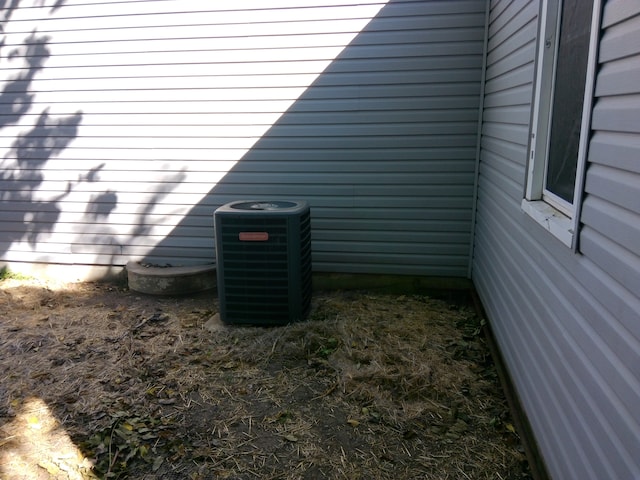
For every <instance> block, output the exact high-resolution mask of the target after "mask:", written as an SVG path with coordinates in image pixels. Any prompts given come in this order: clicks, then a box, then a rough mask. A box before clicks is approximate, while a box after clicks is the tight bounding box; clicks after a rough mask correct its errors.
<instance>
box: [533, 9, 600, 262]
mask: <svg viewBox="0 0 640 480" xmlns="http://www.w3.org/2000/svg"><path fill="white" fill-rule="evenodd" d="M601 7H602V0H594V1H593V12H592V16H591V32H590V37H589V54H588V60H587V75H586V81H585V90H584V98H583V105H582V119H581V125H580V141H579V145H578V162H577V170H576V179H575V184H574V195H573V203H572V204H570V203H569V202H567V201H565V200H563V199H561V198H559V197H557V196H555V195H554V194H553V193H551V192H548V191H546V190H545V183H546V169H547V152H548V142H549V137H550V132H549V129H550V125H551V119H552V112H551V109H552V102H553V94H554V85H555V71H556V57H557V51H558V42H559V31H560V17H561V15H560V12H561V8H562V0H542V1H541V4H540V14H539V19H540V21H539V31H538V40H537V50H536V64H535V83H534V90H533V91H534V93H533V103H532V106H533V108H532V117H531V127H530V128H531V129H530V135H529V146H528V150H527V151H528V158H527V170H526V180H525V191H524V195H523V200H522V204H521V208H522V210H523V211H524V212H525V213H526V214H528V215H529V216H530V217H531V218H532V219H533V220H534V221H536V222H537V223H538V224H540V225H541V226H542V227H543V228H545V229H546V230H547V231H549V232H550V233H551V234H552V235H553V236H554V237H556V238H557V239H558V240H560V241H561V242H562V243H563V244H564V245H566V246H567V247H569V248H571V249H572V250H573V251H577V239H578V235H577V232H578V227H579V225H578V224H579V217H580V205H581V203H582V196H583V195H582V193H583V190H584V176H585V169H586V168H585V167H586V158H587V151H588V146H589V139H590V137H591V113H592V106H593V92H594V86H595V75H596V65H597V53H598V41H599V37H600V35H599V30H600V15H601V10H602V8H601ZM550 47H552V48H550Z"/></svg>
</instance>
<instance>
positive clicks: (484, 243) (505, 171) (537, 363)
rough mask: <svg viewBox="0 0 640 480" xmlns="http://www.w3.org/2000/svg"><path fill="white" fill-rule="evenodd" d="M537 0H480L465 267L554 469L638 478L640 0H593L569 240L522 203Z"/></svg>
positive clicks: (568, 474)
mask: <svg viewBox="0 0 640 480" xmlns="http://www.w3.org/2000/svg"><path fill="white" fill-rule="evenodd" d="M538 8H539V5H538V2H537V1H532V2H524V1H512V2H508V1H494V2H492V3H491V12H490V30H489V51H488V68H487V83H486V97H485V103H484V105H485V110H484V115H483V117H484V121H483V128H482V140H481V142H482V151H481V163H480V169H479V170H480V175H479V186H478V190H479V193H478V206H477V224H476V239H475V258H474V261H473V275H472V276H473V280H474V283H475V285H476V287H477V289H478V291H479V294H480V296H481V298H482V301H483V303H484V305H485V307H486V310H487V314H488V317H489V319H490V322H491V324H492V326H493V329H494V331H495V334H496V337H497V340H498V343H499V345H500V348H501V350H502V353H503V355H504V358H505V360H506V363H507V364H508V366H509V369H510V371H511V376H512V378H513V380H514V382H515V384H516V387H517V390H518V393H519V395H520V398H521V400H522V403H523V405H524V407H525V410H526V412H527V414H528V417H529V420H530V421H531V423H532V427H533V429H534V432H535V434H536V437H537V440H538V443H539V446H540V448H541V451H542V454H543V457H544V460H545V461H546V463H547V466H548V468H549V471H550V474H551V476H552V478H554V479H558V480H567V479H576V480H578V479H580V480H583V479H591V480H601V479H605V478H606V479H625V480H630V479H637V478H640V409H638V405H640V313H639V312H640V273H639V272H640V203H639V202H640V164H639V163H638V158H640V116H639V112H640V67H639V66H640V8H639V7H638V5H637V3H635V2H626V1H624V0H620V1H610V2H607V3H606V4H605V6H604V11H603V21H602V27H603V31H602V41H601V48H600V56H599V61H600V70H599V74H598V77H597V82H596V101H595V104H594V112H593V119H592V122H593V123H592V127H593V130H594V131H593V137H592V140H591V142H590V152H589V156H588V170H587V176H586V186H585V189H586V196H585V198H584V202H583V210H582V217H581V220H582V229H581V232H580V251H579V252H578V253H577V254H576V253H573V252H572V251H571V250H569V249H567V248H566V247H564V246H563V245H562V244H561V243H560V242H559V241H557V240H556V239H555V238H553V237H551V236H550V235H549V234H548V233H547V232H546V231H544V230H543V229H542V228H541V227H539V226H538V225H537V224H535V222H533V221H532V220H531V219H530V218H529V217H527V216H526V215H525V214H523V212H522V211H521V210H520V202H521V199H522V196H523V191H524V187H523V185H524V176H525V162H526V156H527V141H528V138H527V136H528V132H529V120H530V110H531V104H530V103H531V98H532V82H533V78H534V57H535V37H536V34H537V14H538Z"/></svg>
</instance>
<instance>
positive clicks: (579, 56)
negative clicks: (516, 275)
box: [545, 0, 593, 203]
mask: <svg viewBox="0 0 640 480" xmlns="http://www.w3.org/2000/svg"><path fill="white" fill-rule="evenodd" d="M592 11H593V1H585V0H565V1H564V2H562V12H561V23H560V41H559V46H558V54H557V63H556V78H555V91H554V95H553V103H552V110H551V112H552V113H551V115H552V117H551V132H550V135H551V138H550V140H549V155H548V163H547V176H546V185H545V188H546V189H547V190H549V191H550V192H552V193H554V194H556V195H557V196H559V197H560V198H562V199H564V200H566V201H567V202H569V203H573V191H574V185H575V181H576V167H577V164H578V145H579V142H580V126H581V123H582V104H583V101H584V93H585V83H586V79H587V62H588V57H589V36H590V33H591V16H592Z"/></svg>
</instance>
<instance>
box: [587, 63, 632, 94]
mask: <svg viewBox="0 0 640 480" xmlns="http://www.w3.org/2000/svg"><path fill="white" fill-rule="evenodd" d="M638 78H640V55H637V56H635V57H632V58H625V59H622V60H616V61H613V62H608V63H606V64H605V65H603V66H602V67H601V69H600V72H599V73H598V82H597V84H596V92H595V94H596V96H597V97H602V96H605V95H626V94H633V93H636V92H637V91H638V90H637V89H638V86H637V82H636V80H637V79H638Z"/></svg>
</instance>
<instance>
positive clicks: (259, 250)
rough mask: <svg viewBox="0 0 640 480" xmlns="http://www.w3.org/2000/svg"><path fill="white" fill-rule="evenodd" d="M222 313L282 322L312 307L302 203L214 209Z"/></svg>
mask: <svg viewBox="0 0 640 480" xmlns="http://www.w3.org/2000/svg"><path fill="white" fill-rule="evenodd" d="M214 226H215V243H216V270H217V281H218V299H219V303H220V317H221V319H222V321H223V322H225V323H229V324H252V325H284V324H287V323H291V322H295V321H298V320H303V319H304V318H305V317H306V316H307V314H308V313H309V309H310V308H311V215H310V210H309V205H308V204H307V202H304V201H238V202H232V203H228V204H226V205H223V206H222V207H220V208H218V209H217V210H216V211H215V212H214Z"/></svg>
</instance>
